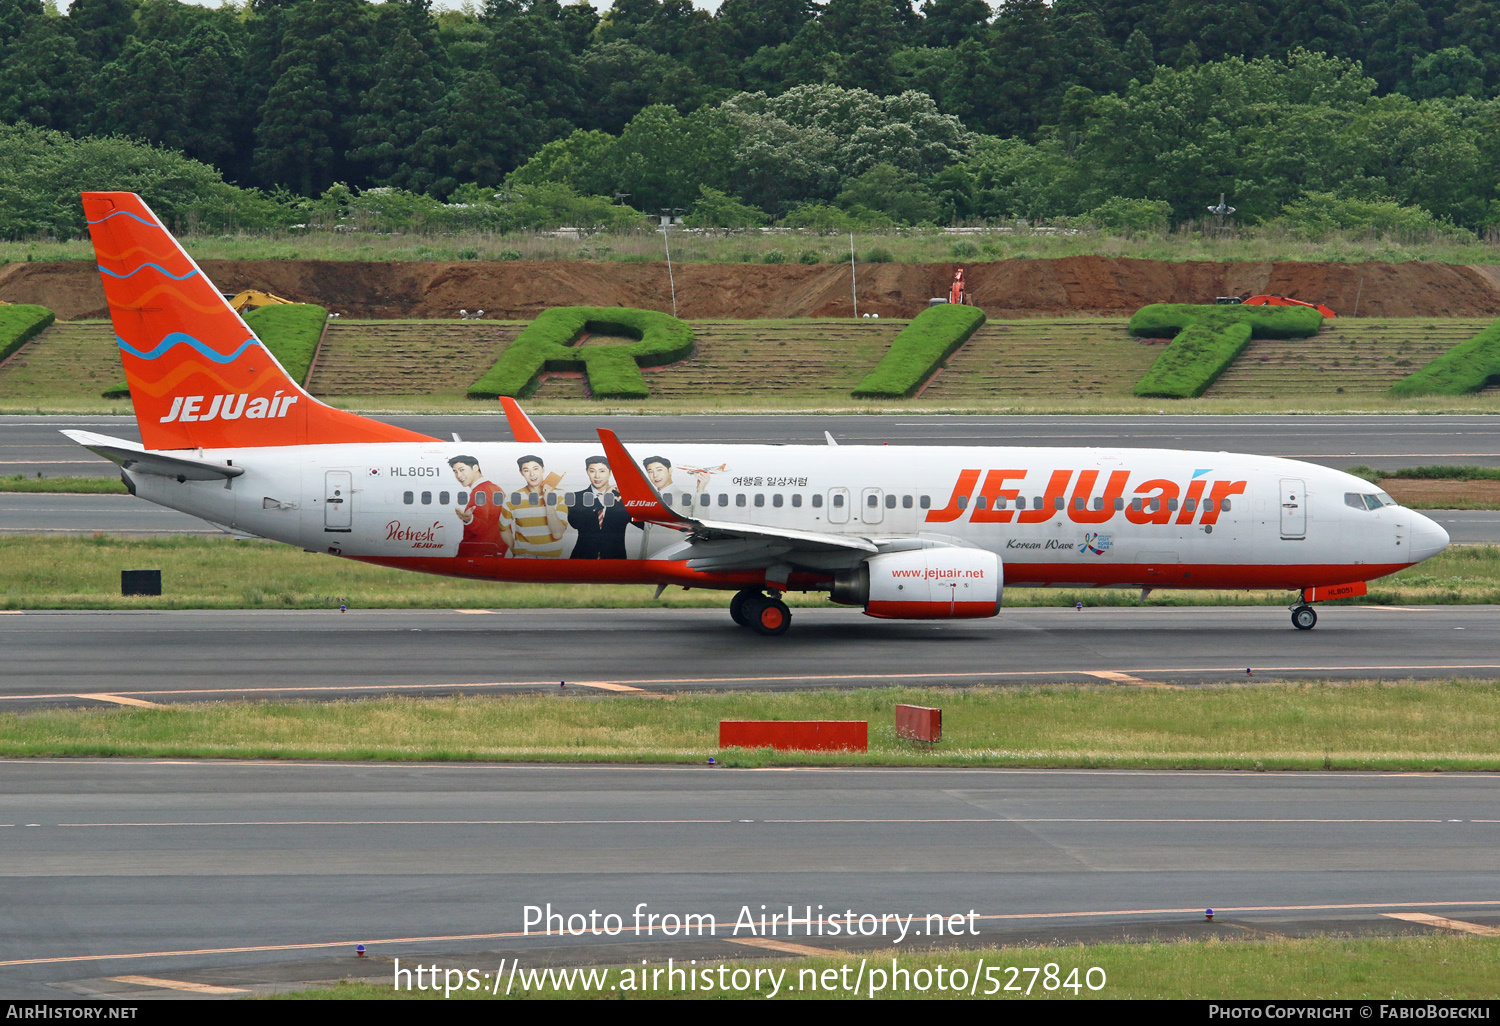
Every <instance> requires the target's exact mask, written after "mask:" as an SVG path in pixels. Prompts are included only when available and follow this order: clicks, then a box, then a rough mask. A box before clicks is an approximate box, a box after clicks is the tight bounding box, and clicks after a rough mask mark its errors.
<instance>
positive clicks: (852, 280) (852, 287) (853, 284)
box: [849, 232, 859, 321]
mask: <svg viewBox="0 0 1500 1026" xmlns="http://www.w3.org/2000/svg"><path fill="white" fill-rule="evenodd" d="M849 294H850V295H851V296H853V297H854V319H855V320H856V321H857V320H859V273H858V272H857V271H855V269H854V233H853V232H850V233H849Z"/></svg>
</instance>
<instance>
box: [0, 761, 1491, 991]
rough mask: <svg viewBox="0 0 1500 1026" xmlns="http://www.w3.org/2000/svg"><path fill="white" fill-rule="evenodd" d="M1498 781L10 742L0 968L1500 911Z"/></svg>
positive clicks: (984, 938) (584, 955)
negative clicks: (757, 927)
mask: <svg viewBox="0 0 1500 1026" xmlns="http://www.w3.org/2000/svg"><path fill="white" fill-rule="evenodd" d="M1496 783H1497V778H1496V777H1495V776H1493V775H1481V774H1475V775H1460V774H1443V775H1422V774H1368V775H1353V774H1340V773H1326V774H1275V773H1268V774H1253V773H1252V774H1228V773H1197V772H1194V773H1184V772H1175V773H1174V772H1167V773H1159V772H1108V773H1101V772H1070V771H1052V772H1048V771H987V770H960V771H948V770H941V771H924V770H862V769H850V770H842V769H841V770H726V769H722V768H718V769H710V768H708V767H700V768H691V767H683V768H653V767H636V766H610V767H589V766H575V767H544V766H492V765H462V766H456V765H379V764H365V765H347V764H307V763H303V764H296V763H278V764H269V763H233V762H204V763H199V762H193V763H181V762H178V763H172V762H147V761H132V760H98V761H95V760H67V761H49V760H36V761H12V762H6V763H0V824H4V825H0V854H3V858H0V878H3V880H4V887H5V894H6V897H5V914H6V922H7V928H6V929H5V930H4V931H0V996H4V997H7V998H42V997H54V998H56V997H66V996H83V995H87V996H96V995H111V996H117V997H127V998H142V997H152V996H184V995H183V994H182V992H181V991H177V990H173V989H170V985H171V984H172V983H178V984H181V983H183V982H186V983H189V984H197V985H208V986H213V987H224V988H230V989H231V992H230V993H227V994H220V995H218V996H226V997H232V996H243V994H244V993H247V992H249V993H254V992H265V991H267V990H272V989H276V988H278V987H280V988H285V987H287V986H289V985H294V984H295V981H299V980H319V979H323V980H327V979H337V978H339V977H341V976H346V975H353V976H369V977H373V978H375V979H377V980H385V981H389V979H390V978H391V977H390V973H391V970H392V968H393V967H392V963H391V962H390V961H389V960H390V959H392V958H396V957H399V958H401V959H402V962H403V964H404V965H405V966H408V967H410V966H411V965H412V964H413V963H414V962H417V961H422V962H426V963H432V962H441V963H442V964H444V965H445V966H453V965H469V966H473V967H476V968H477V969H478V970H479V971H481V972H484V971H493V970H494V969H495V968H496V967H497V965H498V963H499V959H500V958H502V957H505V958H520V959H521V960H522V964H523V966H530V967H535V966H537V965H539V964H547V963H553V964H558V963H561V964H569V963H572V964H579V963H586V962H606V963H608V962H613V963H615V964H620V963H627V964H638V963H639V961H640V960H648V961H649V962H650V963H651V964H653V965H661V964H663V963H664V962H665V960H666V959H667V957H669V956H670V957H673V958H674V959H677V960H679V961H681V960H686V959H690V958H696V959H699V960H700V961H701V962H704V963H708V964H713V963H716V962H718V961H720V960H725V959H729V960H733V961H735V962H738V963H743V962H745V961H747V960H750V959H756V958H764V957H768V956H769V957H776V956H778V955H780V956H781V957H786V955H787V954H790V953H791V952H788V951H785V950H777V949H776V948H775V947H774V946H773V947H771V948H766V947H759V946H749V945H746V944H743V943H740V942H741V941H744V940H760V941H767V940H771V941H773V942H777V943H781V944H785V943H786V942H787V941H788V940H790V941H792V942H793V943H795V944H798V945H803V946H806V947H810V948H814V949H823V950H830V951H840V950H841V951H845V952H850V953H852V956H851V957H852V959H853V962H854V964H855V965H857V964H858V961H859V959H860V958H861V957H866V958H869V959H871V960H874V959H889V958H890V957H892V956H898V957H899V956H901V955H903V954H904V953H906V952H908V951H910V950H912V949H913V948H920V947H924V946H928V945H934V944H942V945H944V946H949V945H953V944H957V945H959V946H972V945H974V944H976V943H982V942H989V943H994V942H1013V941H1024V940H1030V941H1052V940H1061V941H1064V942H1067V941H1077V940H1097V939H1105V938H1118V937H1121V936H1124V935H1129V936H1133V937H1136V938H1140V937H1149V936H1162V937H1185V936H1187V937H1207V936H1220V937H1232V938H1236V939H1244V938H1246V937H1265V936H1296V935H1303V934H1309V933H1318V932H1339V933H1354V934H1358V933H1366V932H1382V933H1402V932H1405V933H1425V932H1431V931H1433V929H1434V928H1433V927H1431V926H1427V925H1421V924H1418V923H1413V922H1409V921H1402V920H1397V919H1394V918H1391V916H1390V913H1397V914H1411V913H1413V912H1418V913H1427V914H1430V915H1438V916H1442V917H1445V918H1451V919H1457V920H1460V921H1463V922H1467V923H1473V924H1479V925H1480V926H1484V925H1494V924H1496V923H1500V901H1497V900H1496V895H1497V894H1500V889H1497V887H1500V856H1497V855H1496V852H1497V851H1500V803H1497V800H1496V798H1497V789H1496ZM547 903H551V905H552V907H553V910H554V911H561V912H563V913H565V914H566V913H574V912H581V913H584V914H585V915H586V914H587V913H589V912H590V910H598V911H599V913H600V915H601V917H602V916H604V915H608V914H610V913H614V914H617V915H619V916H620V917H621V919H622V921H623V925H624V927H625V931H624V932H623V933H622V934H621V936H619V937H616V938H608V937H592V936H584V937H579V938H566V939H563V938H559V937H557V936H553V937H550V938H549V937H547V936H545V935H541V936H537V935H532V936H524V935H522V934H523V929H524V927H525V915H526V913H525V912H524V908H525V906H527V905H538V906H542V907H545V906H546V904H547ZM638 903H645V912H646V913H648V914H649V913H652V912H655V913H662V914H665V913H675V914H677V915H682V914H685V913H696V914H700V915H701V914H709V915H712V916H713V917H714V921H715V924H716V928H715V930H714V935H713V936H707V935H705V936H703V937H701V938H700V937H693V938H691V939H683V938H681V937H678V938H676V939H671V938H665V937H663V936H662V935H661V934H660V933H654V934H653V935H651V936H647V935H645V934H644V932H643V933H642V934H641V935H640V936H634V935H632V932H631V925H632V923H633V912H634V911H635V909H636V908H637V906H638ZM761 905H765V906H767V911H768V912H782V913H784V911H785V909H786V907H787V906H788V905H791V906H792V907H793V909H794V910H795V913H796V914H797V915H798V916H799V917H801V916H803V915H804V914H805V913H804V910H806V909H808V907H809V906H811V909H812V911H813V914H814V918H822V917H828V916H832V915H834V914H837V915H838V916H840V917H841V918H842V917H844V916H845V914H846V913H853V916H854V917H855V920H856V921H857V920H858V917H859V916H860V915H863V914H869V915H872V916H883V915H887V914H892V913H894V914H899V915H901V916H903V917H905V916H913V917H914V919H913V920H912V923H911V925H910V927H909V932H908V935H907V937H906V938H905V939H904V940H903V941H901V942H900V943H895V937H896V927H895V926H894V925H892V924H890V922H889V920H886V923H887V930H888V934H887V936H886V937H884V938H882V937H880V936H879V935H875V936H861V937H857V938H855V939H853V940H851V939H849V938H847V937H843V936H840V937H830V936H827V935H826V933H825V936H822V937H819V936H817V935H816V934H814V936H811V937H809V936H805V928H803V927H800V926H799V927H798V928H797V929H798V933H797V935H796V936H794V937H792V938H787V936H786V933H785V930H784V927H783V928H782V929H780V930H779V931H778V933H777V936H776V937H775V938H768V937H762V936H759V934H758V931H757V935H755V936H752V935H751V934H750V933H749V932H748V931H747V930H745V929H743V928H742V929H741V930H740V932H739V933H738V935H733V934H732V928H733V925H732V924H733V923H734V922H735V920H736V918H737V917H738V915H739V913H740V910H741V909H742V908H743V907H745V906H748V907H749V909H750V911H751V913H752V915H754V916H756V917H758V916H759V913H760V906H761ZM819 906H821V913H820V912H819ZM1205 907H1213V908H1214V909H1216V910H1217V916H1216V921H1215V922H1214V923H1212V924H1210V923H1207V922H1205V921H1204V918H1203V915H1202V913H1201V910H1202V909H1203V908H1205ZM971 911H972V912H973V914H974V918H973V919H969V918H968V914H969V913H970V912H971ZM928 914H942V915H945V916H948V915H955V914H957V915H962V916H963V917H964V918H963V920H962V923H963V933H964V935H963V936H961V937H959V938H949V937H946V936H945V937H942V938H939V937H936V936H924V933H925V930H926V929H927V928H929V927H930V928H931V929H932V930H933V931H934V933H935V932H936V926H935V924H932V923H929V921H928V920H927V919H926V918H925V917H926V916H927V915H928ZM872 922H873V920H870V921H867V928H870V929H873V927H871V926H869V923H872ZM824 923H825V930H826V919H825V920H824ZM971 930H972V931H974V933H976V934H977V936H975V935H974V934H971V933H970V932H969V931H971ZM356 943H364V944H366V945H367V946H368V948H369V957H368V958H366V959H365V960H364V961H359V960H357V959H356V958H354V957H353V956H354V952H353V946H354V945H355V944H356ZM153 953H157V954H153ZM162 953H167V954H162ZM953 961H954V962H962V963H963V964H966V965H967V964H969V963H970V962H971V961H972V956H964V955H961V954H960V955H955V956H954V959H953ZM851 971H852V970H851ZM121 976H133V977H137V978H139V977H145V978H147V979H148V980H154V981H156V982H155V983H144V984H143V983H140V982H122V981H120V980H118V979H117V978H118V977H121ZM163 982H165V983H166V984H167V986H166V987H164V986H163ZM234 991H238V992H239V993H235V992H234ZM189 996H191V995H189ZM198 996H210V995H205V994H204V993H203V992H201V991H200V992H199V994H198Z"/></svg>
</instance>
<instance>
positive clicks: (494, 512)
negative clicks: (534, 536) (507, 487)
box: [448, 456, 505, 556]
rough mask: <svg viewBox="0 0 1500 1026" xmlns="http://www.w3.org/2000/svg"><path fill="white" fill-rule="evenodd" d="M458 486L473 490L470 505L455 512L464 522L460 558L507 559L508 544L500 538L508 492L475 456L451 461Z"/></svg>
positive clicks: (450, 464) (459, 548)
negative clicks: (491, 479) (502, 516)
mask: <svg viewBox="0 0 1500 1026" xmlns="http://www.w3.org/2000/svg"><path fill="white" fill-rule="evenodd" d="M448 466H450V467H452V468H453V476H454V477H456V478H457V479H458V483H459V484H460V485H462V486H463V487H465V488H467V489H469V502H468V505H466V506H464V507H463V508H462V509H459V508H457V507H454V510H453V512H455V513H457V514H458V519H460V520H462V521H463V522H464V536H463V540H462V541H460V542H459V543H458V555H459V556H503V555H505V543H504V542H503V541H501V539H500V508H501V505H502V504H503V503H504V502H505V493H504V492H502V491H501V490H500V488H499V486H498V485H496V484H494V483H493V482H491V481H489V480H487V479H486V478H485V476H484V472H483V471H481V470H480V469H479V461H478V460H477V459H475V458H474V457H473V456H455V457H453V458H452V459H451V460H449V461H448Z"/></svg>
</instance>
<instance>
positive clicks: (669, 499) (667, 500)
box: [661, 492, 672, 506]
mask: <svg viewBox="0 0 1500 1026" xmlns="http://www.w3.org/2000/svg"><path fill="white" fill-rule="evenodd" d="M661 501H662V502H665V503H666V504H667V505H668V506H670V505H672V493H671V492H663V493H662V497H661Z"/></svg>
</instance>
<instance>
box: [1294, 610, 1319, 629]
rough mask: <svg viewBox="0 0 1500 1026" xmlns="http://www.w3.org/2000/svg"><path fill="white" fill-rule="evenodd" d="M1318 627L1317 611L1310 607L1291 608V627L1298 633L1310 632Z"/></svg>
mask: <svg viewBox="0 0 1500 1026" xmlns="http://www.w3.org/2000/svg"><path fill="white" fill-rule="evenodd" d="M1317 625H1318V611H1317V610H1316V609H1314V608H1313V607H1312V606H1293V607H1292V626H1293V627H1295V628H1297V629H1298V630H1299V631H1310V630H1312V629H1313V628H1314V627H1316V626H1317Z"/></svg>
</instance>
